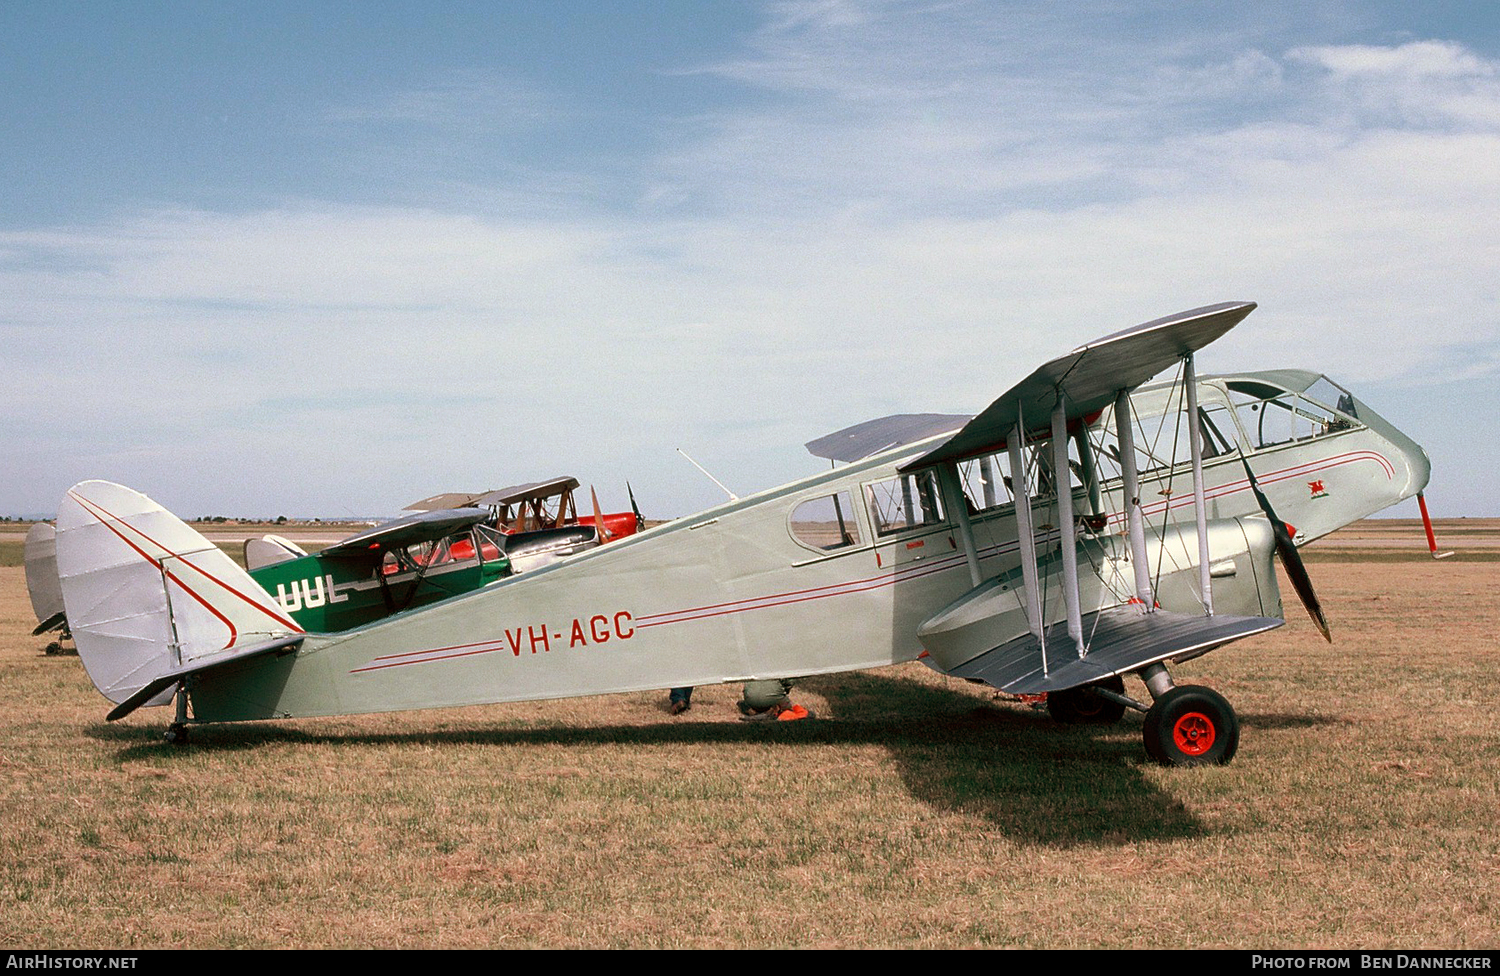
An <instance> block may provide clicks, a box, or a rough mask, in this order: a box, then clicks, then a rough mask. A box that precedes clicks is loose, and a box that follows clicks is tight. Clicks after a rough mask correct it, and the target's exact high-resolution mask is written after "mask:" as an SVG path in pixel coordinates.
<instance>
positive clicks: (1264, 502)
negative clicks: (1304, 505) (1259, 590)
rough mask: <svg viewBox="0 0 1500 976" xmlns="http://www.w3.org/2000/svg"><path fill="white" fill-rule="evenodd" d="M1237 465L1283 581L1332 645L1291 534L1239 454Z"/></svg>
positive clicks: (1305, 568) (1309, 578) (1319, 606)
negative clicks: (1267, 527)
mask: <svg viewBox="0 0 1500 976" xmlns="http://www.w3.org/2000/svg"><path fill="white" fill-rule="evenodd" d="M1240 463H1241V464H1243V465H1244V466H1245V476H1246V477H1248V478H1249V479H1250V490H1251V491H1253V492H1255V500H1256V502H1257V503H1258V504H1259V505H1260V510H1261V511H1262V512H1265V513H1266V518H1267V519H1269V520H1270V522H1271V532H1272V534H1273V535H1274V536H1275V538H1276V555H1278V556H1280V557H1281V565H1282V568H1283V569H1285V570H1286V575H1287V579H1289V580H1291V583H1292V589H1294V590H1296V591H1297V599H1299V600H1301V601H1302V606H1303V607H1305V608H1306V609H1307V615H1308V616H1309V617H1311V618H1312V622H1313V623H1315V624H1317V626H1318V630H1319V631H1320V632H1321V633H1322V635H1323V639H1324V640H1326V641H1327V642H1328V643H1330V644H1332V643H1333V634H1332V632H1330V631H1329V629H1328V618H1327V617H1325V616H1324V615H1323V605H1322V604H1321V603H1319V602H1318V594H1317V593H1316V592H1314V591H1313V585H1312V579H1311V577H1309V576H1308V575H1307V567H1306V566H1305V565H1304V564H1303V562H1302V554H1301V553H1300V552H1298V551H1297V544H1296V543H1295V542H1293V541H1292V533H1291V532H1289V531H1288V530H1287V525H1286V523H1285V522H1283V521H1282V520H1281V518H1280V517H1279V516H1278V515H1277V514H1276V510H1275V509H1274V508H1272V507H1271V501H1270V499H1268V498H1266V496H1265V493H1264V492H1262V491H1261V490H1260V484H1259V482H1257V481H1256V480H1255V472H1254V471H1251V470H1250V462H1249V461H1247V460H1245V456H1244V455H1243V454H1241V455H1240Z"/></svg>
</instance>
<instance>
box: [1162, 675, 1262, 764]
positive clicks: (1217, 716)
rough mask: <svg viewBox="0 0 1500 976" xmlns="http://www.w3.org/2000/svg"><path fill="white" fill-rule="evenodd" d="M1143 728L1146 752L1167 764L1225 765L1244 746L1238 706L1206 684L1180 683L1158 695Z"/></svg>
mask: <svg viewBox="0 0 1500 976" xmlns="http://www.w3.org/2000/svg"><path fill="white" fill-rule="evenodd" d="M1142 732H1143V735H1144V736H1145V739H1146V754H1147V755H1149V756H1150V757H1151V758H1152V759H1154V760H1156V761H1157V762H1159V763H1161V764H1162V765H1163V766H1210V765H1220V766H1222V765H1223V764H1224V763H1227V762H1229V760H1231V759H1233V758H1234V754H1235V751H1236V750H1238V749H1239V747H1240V721H1239V719H1238V718H1236V717H1235V714H1234V709H1233V708H1231V707H1230V705H1229V702H1227V701H1225V700H1224V696H1223V695H1221V694H1219V693H1218V692H1216V691H1214V690H1213V689H1211V688H1205V687H1203V686H1202V685H1180V686H1178V687H1176V688H1173V689H1172V690H1170V691H1168V692H1167V693H1166V694H1165V695H1162V696H1161V697H1160V698H1158V699H1157V700H1156V703H1155V704H1154V705H1152V706H1151V710H1150V711H1149V712H1147V713H1146V724H1145V727H1144V729H1143V730H1142Z"/></svg>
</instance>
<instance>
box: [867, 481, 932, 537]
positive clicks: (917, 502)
mask: <svg viewBox="0 0 1500 976" xmlns="http://www.w3.org/2000/svg"><path fill="white" fill-rule="evenodd" d="M867 490H868V491H869V498H870V519H871V521H873V522H874V523H875V533H876V534H877V535H891V534H892V533H895V532H902V531H904V530H906V529H911V528H916V527H918V526H922V525H935V524H937V523H940V522H942V521H943V509H942V506H940V505H939V504H938V491H937V479H936V478H935V477H934V476H933V473H932V472H931V471H923V472H921V473H919V474H915V475H911V474H908V475H902V476H901V477H899V478H892V479H891V480H890V481H881V482H878V483H876V484H873V485H869V486H867Z"/></svg>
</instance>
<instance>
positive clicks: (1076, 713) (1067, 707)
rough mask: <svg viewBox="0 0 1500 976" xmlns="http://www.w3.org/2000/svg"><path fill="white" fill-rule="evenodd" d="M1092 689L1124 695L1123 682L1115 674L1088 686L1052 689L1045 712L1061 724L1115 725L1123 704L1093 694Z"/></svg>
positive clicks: (1122, 713) (1123, 709) (1121, 713)
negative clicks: (1061, 689) (1106, 690)
mask: <svg viewBox="0 0 1500 976" xmlns="http://www.w3.org/2000/svg"><path fill="white" fill-rule="evenodd" d="M1095 688H1107V689H1108V690H1110V691H1113V692H1115V693H1116V694H1120V695H1123V694H1125V682H1124V681H1122V680H1121V679H1120V676H1119V675H1114V676H1112V677H1108V678H1105V679H1104V680H1103V681H1096V682H1094V683H1093V684H1091V685H1083V686H1082V687H1079V688H1069V689H1067V690H1066V691H1054V692H1052V693H1051V694H1050V695H1048V696H1047V713H1048V714H1049V715H1051V716H1052V717H1053V718H1054V719H1055V720H1057V721H1059V722H1061V723H1063V724H1064V725H1114V724H1115V723H1116V722H1118V721H1119V720H1120V718H1121V716H1123V715H1124V714H1125V706H1124V705H1122V704H1120V703H1119V702H1117V701H1112V700H1110V699H1108V698H1105V697H1103V696H1101V695H1096V694H1094V689H1095Z"/></svg>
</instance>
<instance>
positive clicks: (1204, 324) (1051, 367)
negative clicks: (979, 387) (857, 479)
mask: <svg viewBox="0 0 1500 976" xmlns="http://www.w3.org/2000/svg"><path fill="white" fill-rule="evenodd" d="M1254 310H1255V303H1254V302H1223V303H1221V304H1218V305H1207V306H1204V307H1203V308H1195V309H1192V310H1190V311H1187V312H1179V313H1177V314H1176V315H1169V316H1167V317H1166V318H1160V319H1156V320H1154V321H1151V322H1146V323H1144V324H1142V325H1138V326H1136V327H1134V328H1132V329H1126V330H1125V331H1123V332H1116V333H1115V334H1114V335H1110V336H1105V337H1104V338H1103V339H1098V340H1096V341H1094V342H1091V343H1089V344H1088V345H1085V346H1079V347H1078V348H1077V349H1075V350H1073V351H1072V352H1070V353H1068V354H1067V355H1066V356H1059V357H1058V358H1057V359H1054V360H1052V361H1051V362H1049V363H1047V364H1046V365H1044V366H1042V367H1041V368H1040V369H1038V370H1037V371H1036V372H1034V373H1032V374H1031V375H1030V376H1028V377H1026V379H1024V380H1022V381H1021V382H1020V383H1018V384H1016V385H1015V386H1014V387H1012V388H1011V389H1010V390H1009V391H1008V392H1007V393H1005V394H1004V395H1003V396H1001V397H1000V398H999V399H998V400H996V401H995V402H994V403H992V404H990V405H989V406H988V407H987V408H985V410H984V412H983V413H981V414H979V416H977V417H975V418H974V419H973V420H971V421H969V422H968V423H967V424H965V425H964V428H963V429H962V430H960V431H959V432H958V433H957V434H954V435H953V436H952V437H951V438H949V439H948V440H947V441H945V442H943V443H942V444H941V445H939V446H938V447H936V448H934V449H933V450H931V451H928V452H927V453H926V454H924V455H922V456H921V457H919V458H917V459H916V460H914V461H909V462H907V463H906V464H904V465H902V466H901V470H903V471H912V470H915V469H917V468H926V467H931V466H932V465H935V464H940V463H942V462H945V461H957V460H962V459H963V458H967V457H973V456H974V455H977V454H983V453H985V452H987V451H992V450H996V449H998V448H1000V447H1001V446H1003V445H1004V444H1005V441H1006V438H1007V437H1009V436H1010V434H1011V431H1013V430H1014V429H1015V426H1016V422H1017V421H1018V420H1021V419H1023V418H1024V419H1025V422H1026V427H1027V429H1028V431H1035V430H1044V429H1046V428H1047V426H1048V424H1049V422H1050V418H1051V415H1052V410H1053V408H1054V407H1055V406H1056V405H1057V400H1058V397H1059V396H1061V397H1063V398H1064V399H1065V400H1066V401H1067V405H1066V410H1067V416H1068V419H1069V420H1072V419H1074V418H1079V417H1091V416H1093V415H1095V414H1097V413H1098V412H1099V411H1101V410H1103V409H1104V408H1105V407H1107V406H1109V404H1111V403H1113V402H1114V399H1115V397H1116V396H1117V395H1118V394H1119V392H1120V391H1121V390H1130V389H1134V388H1135V387H1137V386H1140V385H1141V384H1142V383H1144V382H1146V381H1147V380H1149V379H1150V378H1151V377H1153V376H1155V375H1156V374H1157V373H1160V372H1161V371H1162V370H1164V369H1167V368H1168V367H1170V366H1172V365H1173V364H1175V363H1176V362H1177V361H1178V360H1179V359H1181V358H1182V357H1183V356H1185V355H1187V354H1188V353H1190V352H1196V351H1197V350H1199V349H1202V348H1203V347H1204V346H1206V345H1208V344H1209V343H1210V342H1213V341H1214V340H1215V339H1217V338H1219V337H1220V336H1222V335H1223V334H1224V333H1226V332H1228V331H1229V330H1230V329H1232V328H1234V327H1235V326H1236V325H1238V324H1239V322H1240V321H1241V320H1242V319H1244V317H1245V316H1247V315H1249V314H1250V313H1251V312H1252V311H1254Z"/></svg>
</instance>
